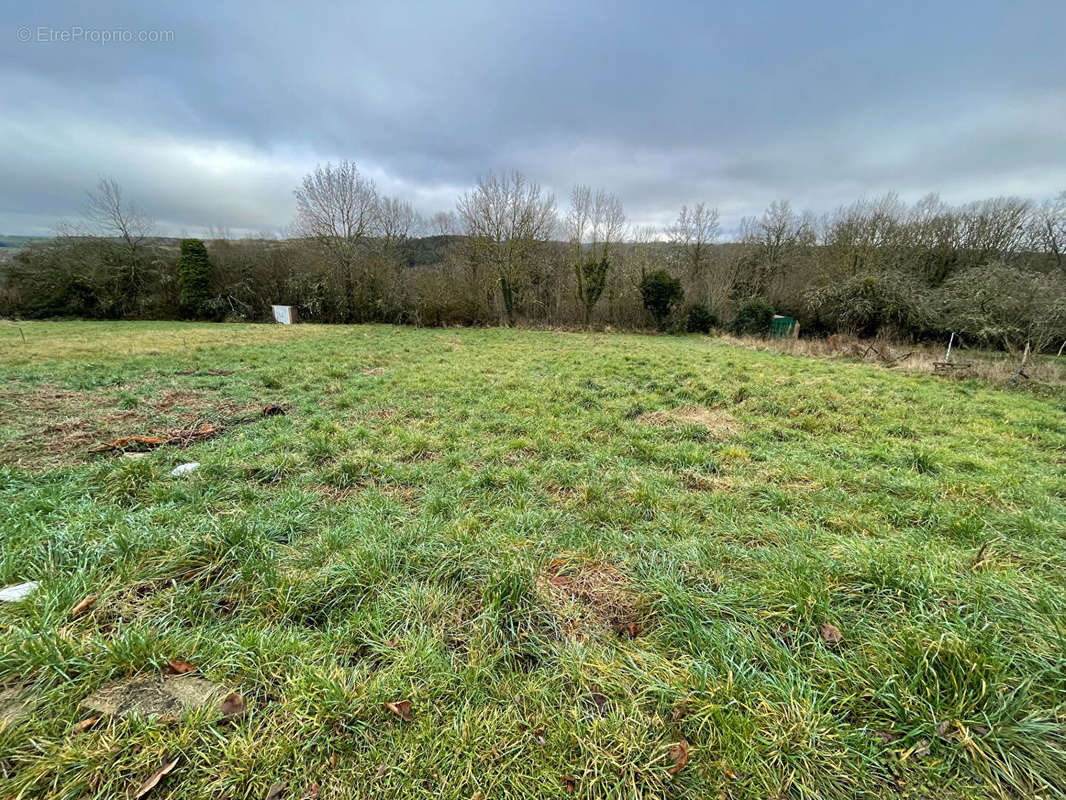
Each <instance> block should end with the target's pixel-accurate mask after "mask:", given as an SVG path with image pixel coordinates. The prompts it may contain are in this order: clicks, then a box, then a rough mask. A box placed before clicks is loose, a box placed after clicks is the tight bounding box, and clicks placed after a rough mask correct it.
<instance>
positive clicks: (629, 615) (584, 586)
mask: <svg viewBox="0 0 1066 800" xmlns="http://www.w3.org/2000/svg"><path fill="white" fill-rule="evenodd" d="M537 590H538V592H539V593H540V595H541V597H542V599H543V600H544V602H545V603H546V604H547V605H548V607H549V608H551V609H552V610H553V611H554V612H555V613H556V615H557V616H558V617H559V619H560V621H561V622H562V627H563V629H564V630H565V631H566V634H567V636H568V637H569V638H573V639H583V638H587V637H588V636H589V635H590V634H592V633H595V632H596V631H597V630H602V629H604V628H608V629H610V630H612V631H615V632H617V633H619V634H622V635H626V636H630V637H634V636H639V635H640V634H641V633H642V632H643V631H644V628H645V627H646V624H647V619H646V614H645V609H644V604H643V603H642V602H641V598H640V596H639V595H638V594H637V593H636V592H635V591H634V590H633V588H632V585H631V584H630V581H629V579H628V578H627V577H626V576H625V575H623V574H622V572H621V571H619V569H618V568H617V567H616V566H614V565H613V564H608V563H605V562H602V561H590V560H585V559H566V558H557V559H555V560H553V561H552V562H551V563H550V564H549V565H548V567H547V569H545V570H544V572H543V573H542V574H541V575H540V577H539V578H538V579H537Z"/></svg>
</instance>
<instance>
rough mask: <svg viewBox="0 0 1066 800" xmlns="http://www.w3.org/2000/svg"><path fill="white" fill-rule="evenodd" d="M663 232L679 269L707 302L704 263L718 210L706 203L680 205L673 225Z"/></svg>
mask: <svg viewBox="0 0 1066 800" xmlns="http://www.w3.org/2000/svg"><path fill="white" fill-rule="evenodd" d="M666 233H667V235H668V236H669V237H670V241H671V242H672V243H673V245H674V248H675V249H676V253H677V257H678V259H679V260H680V262H681V264H682V267H683V268H684V269H685V270H687V272H688V274H689V275H690V277H691V278H692V279H693V280H694V281H695V282H696V285H697V287H699V291H700V294H701V296H702V297H703V298H704V300H706V299H708V297H709V295H710V292H709V287H708V284H707V262H708V257H709V255H710V249H711V245H712V244H713V243H714V241H715V240H716V239H717V238H718V209H717V208H711V207H709V206H708V205H707V204H706V203H697V204H696V205H694V206H693V207H692V208H689V207H688V206H687V205H684V206H681V212H680V213H679V214H678V215H677V222H675V223H674V224H673V225H671V226H670V227H669V228H667V230H666Z"/></svg>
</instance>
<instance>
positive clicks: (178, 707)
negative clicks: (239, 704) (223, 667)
mask: <svg viewBox="0 0 1066 800" xmlns="http://www.w3.org/2000/svg"><path fill="white" fill-rule="evenodd" d="M226 694H227V690H226V689H224V688H223V687H221V686H219V685H218V684H217V683H214V682H212V681H208V680H204V679H203V678H196V677H193V676H191V675H165V676H158V675H149V676H141V677H135V678H126V679H122V680H117V681H111V682H110V683H106V684H104V685H103V686H101V687H100V688H99V689H98V690H97V691H96V693H95V694H92V695H90V696H89V697H88V698H86V699H85V700H84V701H83V702H82V706H83V707H84V708H87V709H89V710H91V711H95V712H97V713H98V714H107V715H118V716H129V715H132V714H136V715H139V716H143V717H167V718H174V719H176V718H178V717H180V716H181V715H182V714H184V713H186V712H189V711H195V710H196V709H199V708H206V707H208V706H210V705H217V704H218V703H220V702H221V700H222V698H223V697H224V696H225V695H226Z"/></svg>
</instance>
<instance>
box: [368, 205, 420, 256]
mask: <svg viewBox="0 0 1066 800" xmlns="http://www.w3.org/2000/svg"><path fill="white" fill-rule="evenodd" d="M420 225H421V220H420V218H419V215H418V213H417V212H416V211H415V210H414V208H413V207H412V206H411V204H410V203H409V202H407V201H406V200H401V199H400V198H398V197H382V198H380V199H379V200H378V207H377V219H376V226H375V227H376V231H375V232H376V233H377V235H378V236H379V237H380V238H381V240H382V246H383V248H384V249H386V250H390V249H392V248H393V247H395V246H396V245H397V244H399V243H400V242H402V241H403V240H404V239H406V238H407V237H408V236H410V235H411V232H412V231H413V230H416V229H417V228H418V227H419V226H420Z"/></svg>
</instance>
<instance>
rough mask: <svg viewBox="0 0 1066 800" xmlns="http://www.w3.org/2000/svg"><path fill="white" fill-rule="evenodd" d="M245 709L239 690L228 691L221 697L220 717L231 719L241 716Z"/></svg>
mask: <svg viewBox="0 0 1066 800" xmlns="http://www.w3.org/2000/svg"><path fill="white" fill-rule="evenodd" d="M246 710H247V706H246V704H245V702H244V698H243V697H242V696H241V693H240V692H230V693H229V694H227V695H226V696H225V697H224V698H222V717H223V719H231V718H234V717H239V716H241V715H242V714H243V713H244V712H245V711H246Z"/></svg>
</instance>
